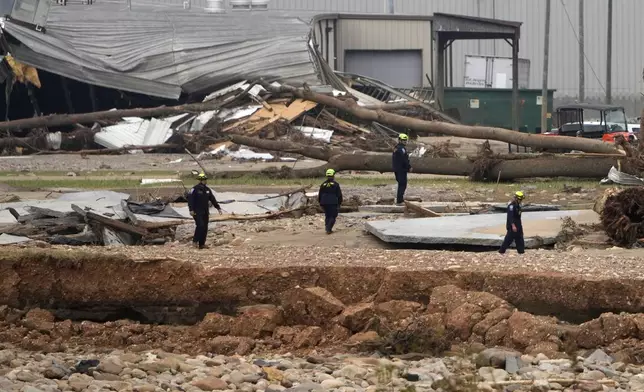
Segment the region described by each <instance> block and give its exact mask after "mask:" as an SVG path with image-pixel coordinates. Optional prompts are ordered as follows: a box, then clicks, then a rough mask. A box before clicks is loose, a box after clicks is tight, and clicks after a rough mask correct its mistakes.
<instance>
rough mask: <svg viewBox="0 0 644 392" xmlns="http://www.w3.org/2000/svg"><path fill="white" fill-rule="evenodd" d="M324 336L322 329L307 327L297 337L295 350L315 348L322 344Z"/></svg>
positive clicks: (294, 340)
mask: <svg viewBox="0 0 644 392" xmlns="http://www.w3.org/2000/svg"><path fill="white" fill-rule="evenodd" d="M323 336H324V331H323V330H322V328H320V327H306V328H304V329H303V330H302V331H301V332H300V333H298V334H297V335H296V336H295V338H294V339H293V345H294V346H295V348H305V347H315V346H317V345H318V344H319V343H320V341H321V340H322V337H323Z"/></svg>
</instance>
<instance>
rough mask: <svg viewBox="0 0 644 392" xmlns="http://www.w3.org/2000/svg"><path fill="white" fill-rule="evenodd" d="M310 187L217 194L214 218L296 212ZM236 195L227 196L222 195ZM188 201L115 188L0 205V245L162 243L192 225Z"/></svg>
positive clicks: (267, 216) (251, 217)
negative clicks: (142, 198) (142, 197)
mask: <svg viewBox="0 0 644 392" xmlns="http://www.w3.org/2000/svg"><path fill="white" fill-rule="evenodd" d="M305 189H306V188H300V189H298V190H294V191H290V192H285V193H282V194H277V195H250V194H240V193H218V195H217V196H218V197H220V198H222V199H221V201H220V203H221V204H222V206H223V208H224V211H225V214H224V215H216V214H213V215H212V216H211V221H224V220H259V219H271V218H277V217H282V216H287V215H290V216H293V215H296V216H297V214H296V213H297V212H302V211H304V210H305V209H306V208H308V206H309V198H311V197H314V196H315V195H313V194H311V195H307V194H306V193H305ZM228 197H234V199H232V200H231V199H228V200H225V199H223V198H228ZM192 222H193V220H192V217H191V216H190V213H189V211H188V207H187V206H186V205H185V203H183V204H182V203H177V204H174V203H169V202H165V201H162V200H153V201H151V202H143V203H138V202H135V201H133V200H131V197H130V195H128V194H125V193H118V192H112V191H91V192H77V193H67V194H63V195H62V196H60V197H59V198H58V199H55V200H52V199H48V200H31V201H14V202H7V203H3V204H0V245H9V244H17V243H23V242H29V241H32V240H37V241H43V242H47V243H50V244H58V245H106V246H125V245H161V244H164V243H166V242H172V241H175V233H176V229H177V227H178V226H180V225H183V224H187V223H192Z"/></svg>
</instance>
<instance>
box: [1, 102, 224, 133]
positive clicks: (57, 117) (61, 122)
mask: <svg viewBox="0 0 644 392" xmlns="http://www.w3.org/2000/svg"><path fill="white" fill-rule="evenodd" d="M223 104H224V103H221V102H206V103H194V104H187V105H179V106H159V107H155V108H137V109H121V110H105V111H102V112H92V113H80V114H52V115H49V116H42V117H33V118H23V119H19V120H12V121H2V122H0V130H6V131H14V130H18V129H29V128H40V127H58V126H65V125H72V124H93V123H95V122H96V121H99V120H118V119H121V118H123V117H157V116H171V115H175V114H185V113H199V112H206V111H208V110H214V109H218V108H220V107H221V106H222V105H223Z"/></svg>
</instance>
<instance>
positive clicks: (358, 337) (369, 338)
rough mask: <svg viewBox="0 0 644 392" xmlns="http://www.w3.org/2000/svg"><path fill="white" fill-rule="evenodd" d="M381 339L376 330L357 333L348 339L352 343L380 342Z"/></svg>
mask: <svg viewBox="0 0 644 392" xmlns="http://www.w3.org/2000/svg"><path fill="white" fill-rule="evenodd" d="M380 341H381V339H380V336H379V335H378V333H377V332H376V331H367V332H360V333H357V334H355V335H353V336H351V337H350V338H349V340H348V341H347V343H348V344H350V345H363V344H378V343H379V342H380Z"/></svg>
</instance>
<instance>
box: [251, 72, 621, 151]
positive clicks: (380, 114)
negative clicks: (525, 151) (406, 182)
mask: <svg viewBox="0 0 644 392" xmlns="http://www.w3.org/2000/svg"><path fill="white" fill-rule="evenodd" d="M262 85H263V87H264V88H265V89H266V90H268V91H271V92H273V93H275V94H291V95H293V96H296V97H298V98H302V99H306V100H309V101H313V102H317V103H319V104H322V105H326V106H330V107H334V108H337V109H339V110H341V111H344V112H346V113H349V114H351V115H353V116H355V117H357V118H360V119H362V120H365V121H377V122H379V123H382V124H387V125H390V126H394V127H401V128H407V129H410V130H413V131H417V132H423V133H434V134H443V135H448V136H456V137H464V138H469V139H482V140H498V141H501V142H506V143H510V144H515V145H518V146H525V147H531V148H534V149H539V150H550V149H553V150H579V151H583V152H587V153H600V154H617V153H620V151H619V150H618V149H617V148H616V147H615V146H613V145H611V144H609V143H605V142H603V141H601V140H593V139H585V138H571V137H565V136H546V135H532V134H527V133H521V132H515V131H510V130H508V129H502V128H494V127H481V126H467V125H460V124H450V123H447V122H441V121H426V120H420V119H416V118H412V117H406V116H401V115H399V114H395V113H388V112H386V111H384V110H371V109H367V108H365V107H361V106H359V105H358V103H357V102H356V101H355V100H354V99H353V98H352V97H345V98H344V99H339V98H335V97H332V96H328V95H324V94H319V93H315V92H313V91H311V90H310V89H307V88H296V87H292V86H288V85H281V86H274V85H271V84H267V83H263V84H262Z"/></svg>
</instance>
